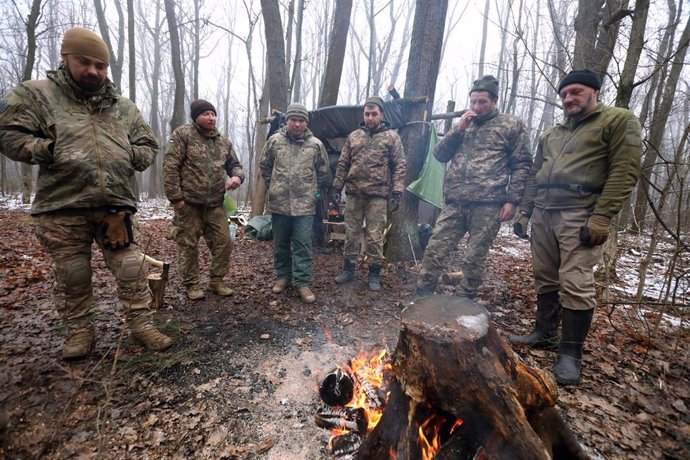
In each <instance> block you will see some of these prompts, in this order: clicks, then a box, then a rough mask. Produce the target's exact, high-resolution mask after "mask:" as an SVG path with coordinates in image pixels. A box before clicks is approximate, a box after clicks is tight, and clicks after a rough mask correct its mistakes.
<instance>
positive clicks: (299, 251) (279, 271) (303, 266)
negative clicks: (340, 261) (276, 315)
mask: <svg viewBox="0 0 690 460" xmlns="http://www.w3.org/2000/svg"><path fill="white" fill-rule="evenodd" d="M313 220H314V216H286V215H285V214H275V213H274V214H271V227H272V229H273V264H274V266H275V269H276V278H277V279H292V285H293V286H294V287H296V288H298V287H307V286H309V284H310V283H311V267H312V262H313V260H314V253H313V251H312V246H311V228H312V221H313Z"/></svg>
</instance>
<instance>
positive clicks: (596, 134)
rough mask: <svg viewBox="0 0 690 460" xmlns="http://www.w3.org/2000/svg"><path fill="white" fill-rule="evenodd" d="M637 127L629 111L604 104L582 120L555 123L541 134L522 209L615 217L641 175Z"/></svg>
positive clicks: (639, 141) (640, 154) (638, 124)
mask: <svg viewBox="0 0 690 460" xmlns="http://www.w3.org/2000/svg"><path fill="white" fill-rule="evenodd" d="M641 131H642V127H641V126H640V121H639V120H638V119H637V117H635V115H634V114H633V113H632V112H630V111H628V110H625V109H622V108H619V107H607V106H605V105H603V104H599V105H598V106H597V108H596V110H595V111H594V113H592V114H591V115H590V116H589V117H587V118H586V119H584V120H580V121H579V122H574V121H572V120H570V119H566V120H565V121H564V122H563V123H559V124H557V125H556V126H554V127H553V128H551V129H550V130H548V131H546V132H545V133H544V134H542V135H541V137H540V138H539V147H538V150H537V155H536V157H535V159H534V165H533V167H532V174H531V175H530V178H529V180H528V181H527V189H526V190H525V196H524V198H523V202H522V203H521V204H520V208H521V209H524V210H525V211H526V212H527V213H528V214H530V215H531V214H532V210H533V208H534V207H535V206H536V207H537V208H540V209H573V208H590V209H592V212H593V213H594V214H602V215H604V216H608V217H613V216H615V215H616V214H618V212H619V211H620V210H621V207H622V206H623V203H624V202H625V200H626V199H627V197H628V196H629V195H630V193H631V192H632V189H633V188H634V187H635V184H636V183H637V180H638V179H639V178H640V157H641V156H642V133H641Z"/></svg>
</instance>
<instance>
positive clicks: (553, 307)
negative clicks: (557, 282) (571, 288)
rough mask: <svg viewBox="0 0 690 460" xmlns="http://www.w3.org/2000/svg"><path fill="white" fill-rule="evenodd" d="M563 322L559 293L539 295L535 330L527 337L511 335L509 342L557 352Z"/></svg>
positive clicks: (552, 292)
mask: <svg viewBox="0 0 690 460" xmlns="http://www.w3.org/2000/svg"><path fill="white" fill-rule="evenodd" d="M560 322H561V304H560V302H559V301H558V291H551V292H547V293H545V294H539V295H537V318H536V320H535V325H534V330H533V331H532V332H530V333H529V334H525V335H511V336H509V337H508V341H509V342H510V343H512V344H514V345H526V346H528V347H532V348H539V349H545V350H552V351H556V350H557V349H558V345H557V344H558V325H559V323H560Z"/></svg>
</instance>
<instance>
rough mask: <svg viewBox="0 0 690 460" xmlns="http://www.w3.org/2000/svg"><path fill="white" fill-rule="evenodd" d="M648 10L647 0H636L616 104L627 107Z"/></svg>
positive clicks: (640, 50)
mask: <svg viewBox="0 0 690 460" xmlns="http://www.w3.org/2000/svg"><path fill="white" fill-rule="evenodd" d="M648 12H649V0H637V1H636V2H635V12H634V14H633V21H632V28H631V30H630V40H629V41H628V52H627V53H626V54H625V64H624V65H623V72H622V73H621V79H620V83H619V84H618V93H617V94H616V106H617V107H624V108H626V109H627V108H628V107H629V106H630V98H631V97H632V92H633V88H634V87H635V83H634V81H635V71H636V70H637V65H638V63H639V62H640V55H641V54H642V48H643V47H644V32H645V29H646V27H647V13H648Z"/></svg>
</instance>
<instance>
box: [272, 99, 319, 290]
mask: <svg viewBox="0 0 690 460" xmlns="http://www.w3.org/2000/svg"><path fill="white" fill-rule="evenodd" d="M285 118H286V119H287V124H286V126H283V127H282V128H281V130H280V132H278V133H276V134H274V135H272V136H271V137H269V138H268V141H267V142H266V145H265V146H264V149H263V151H262V152H261V159H260V161H259V167H260V169H261V177H262V178H263V179H264V182H265V183H266V186H267V187H268V199H267V203H266V211H267V212H269V213H271V220H272V228H273V263H274V265H275V270H276V278H277V279H276V282H275V284H274V285H273V293H274V294H280V293H281V292H283V291H284V290H285V288H287V286H288V285H289V284H290V282H292V285H293V287H294V288H295V289H297V293H298V294H299V296H300V297H301V298H302V300H303V301H304V302H306V303H312V302H315V301H316V296H315V295H314V293H313V292H312V291H311V289H310V287H309V285H310V283H311V267H312V260H313V252H312V241H311V229H312V223H313V219H314V214H315V212H316V200H317V191H318V188H319V187H330V186H331V182H332V179H331V170H330V168H329V165H328V154H327V153H326V148H325V147H324V145H323V144H322V143H321V141H320V140H318V139H317V138H316V137H314V135H313V134H312V133H311V131H310V130H309V128H307V125H308V122H309V113H308V112H307V108H306V107H305V106H304V105H302V104H299V103H296V102H295V103H292V104H290V106H289V107H288V108H287V111H286V112H285Z"/></svg>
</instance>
